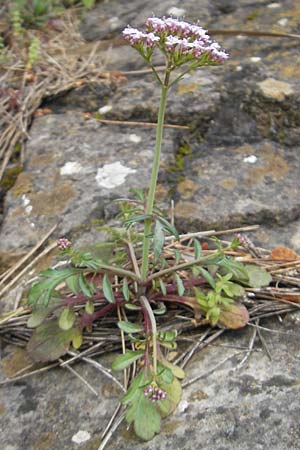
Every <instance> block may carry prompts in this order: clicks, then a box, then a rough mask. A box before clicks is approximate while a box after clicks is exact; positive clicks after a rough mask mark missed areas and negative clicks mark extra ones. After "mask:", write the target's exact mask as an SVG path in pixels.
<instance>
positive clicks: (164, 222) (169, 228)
mask: <svg viewBox="0 0 300 450" xmlns="http://www.w3.org/2000/svg"><path fill="white" fill-rule="evenodd" d="M157 220H159V221H160V222H161V223H162V225H163V226H164V229H165V231H167V232H168V233H170V235H171V236H174V237H175V238H176V239H177V240H178V241H179V234H178V231H177V230H176V228H175V227H174V226H173V225H171V224H170V222H168V221H167V220H166V219H165V218H164V217H162V216H159V217H157Z"/></svg>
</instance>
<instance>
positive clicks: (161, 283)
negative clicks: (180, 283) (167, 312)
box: [159, 278, 167, 296]
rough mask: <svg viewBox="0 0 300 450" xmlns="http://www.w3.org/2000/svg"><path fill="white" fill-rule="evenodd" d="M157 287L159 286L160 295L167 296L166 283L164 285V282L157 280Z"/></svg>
mask: <svg viewBox="0 0 300 450" xmlns="http://www.w3.org/2000/svg"><path fill="white" fill-rule="evenodd" d="M159 286H160V290H161V293H162V295H164V296H166V295H167V288H166V283H164V281H163V280H162V279H161V278H160V279H159Z"/></svg>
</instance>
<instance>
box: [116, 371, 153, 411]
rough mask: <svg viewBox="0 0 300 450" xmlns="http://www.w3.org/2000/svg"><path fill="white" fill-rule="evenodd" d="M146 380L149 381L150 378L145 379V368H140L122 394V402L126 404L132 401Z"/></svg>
mask: <svg viewBox="0 0 300 450" xmlns="http://www.w3.org/2000/svg"><path fill="white" fill-rule="evenodd" d="M147 381H149V382H150V381H151V380H147V375H146V372H145V370H141V371H140V372H139V373H138V375H137V376H136V377H135V378H134V379H133V381H132V382H131V384H130V386H129V388H128V390H127V392H126V394H124V395H123V397H122V404H123V405H128V404H129V403H131V402H133V401H134V400H135V398H136V397H138V396H139V394H140V389H141V387H143V386H145V385H146V384H147Z"/></svg>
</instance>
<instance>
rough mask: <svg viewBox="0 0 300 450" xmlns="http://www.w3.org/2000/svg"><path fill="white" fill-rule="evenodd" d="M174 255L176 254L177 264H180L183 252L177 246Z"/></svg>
mask: <svg viewBox="0 0 300 450" xmlns="http://www.w3.org/2000/svg"><path fill="white" fill-rule="evenodd" d="M174 255H175V264H176V265H177V264H179V261H180V259H181V253H180V251H179V250H178V249H177V248H174Z"/></svg>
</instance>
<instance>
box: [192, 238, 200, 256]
mask: <svg viewBox="0 0 300 450" xmlns="http://www.w3.org/2000/svg"><path fill="white" fill-rule="evenodd" d="M193 243H194V253H195V259H199V258H200V257H201V256H202V247H201V244H200V242H199V241H198V239H196V238H194V239H193Z"/></svg>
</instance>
